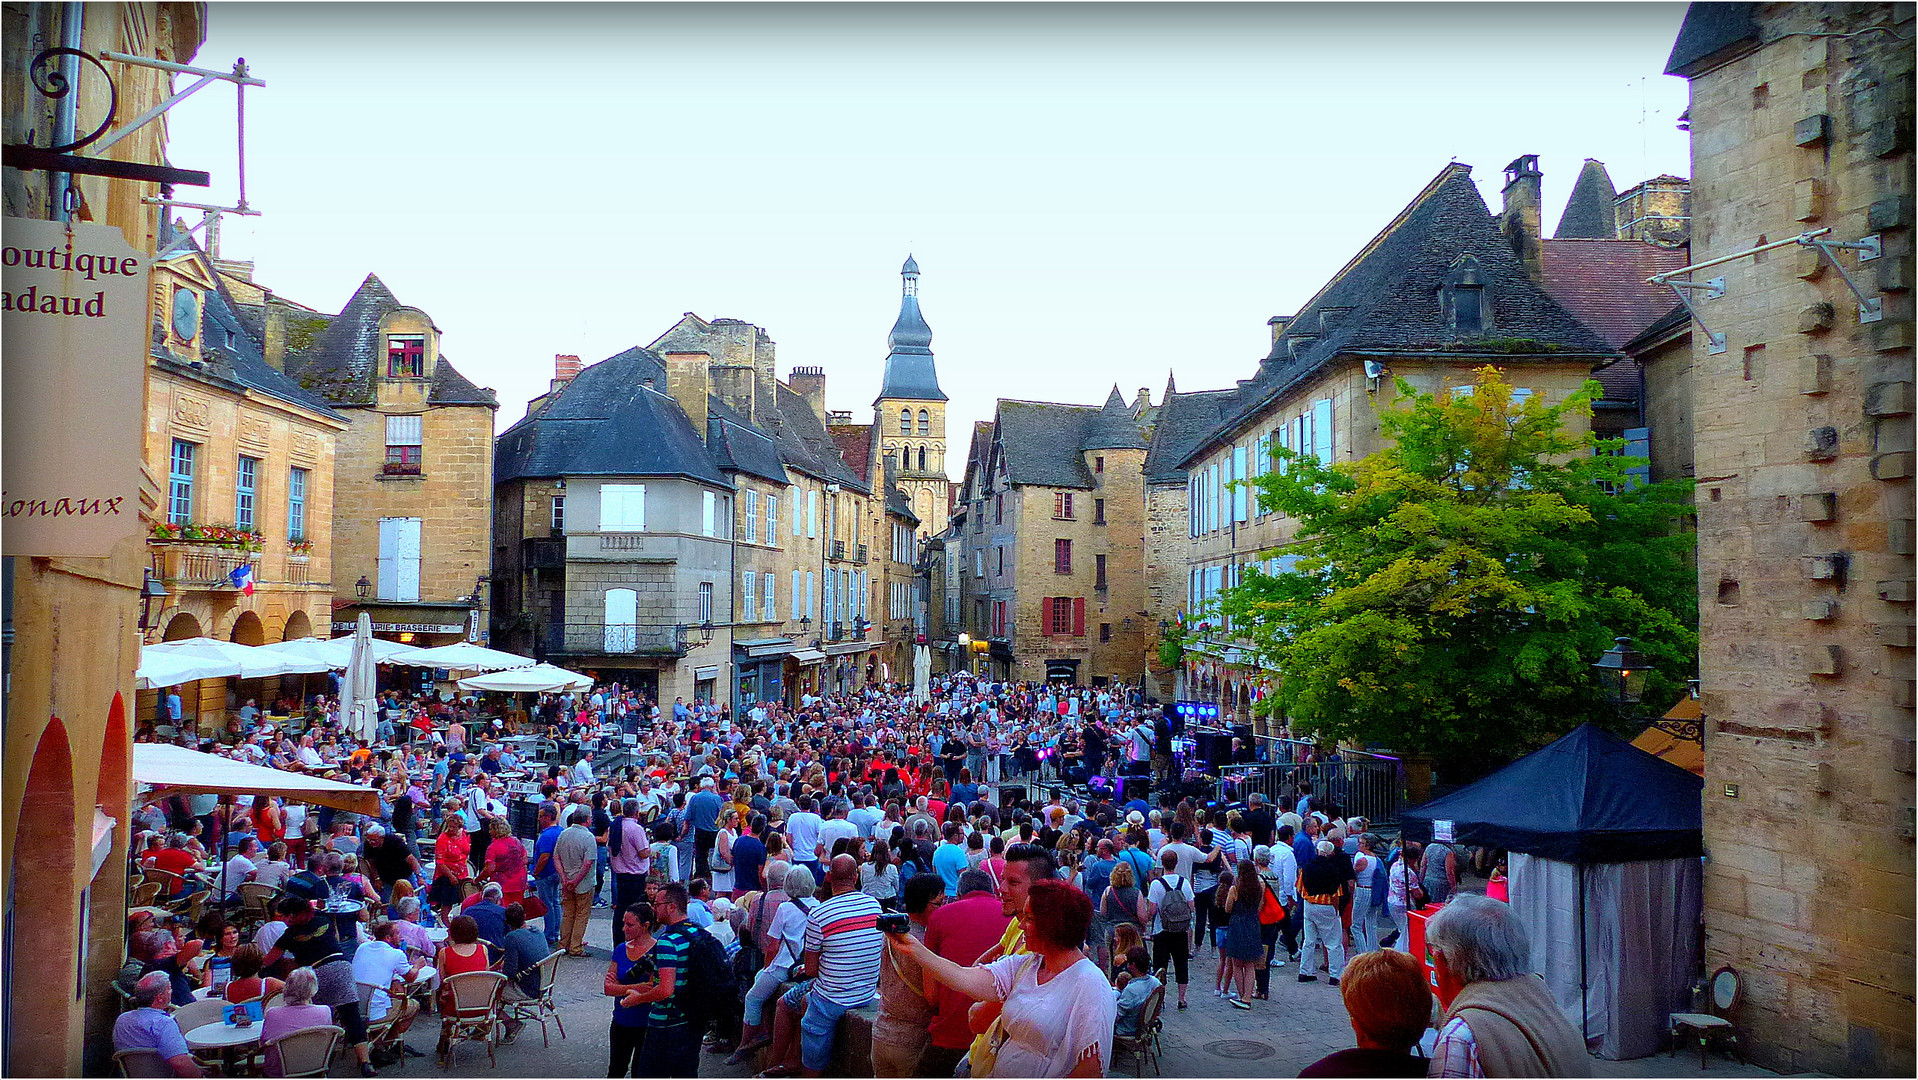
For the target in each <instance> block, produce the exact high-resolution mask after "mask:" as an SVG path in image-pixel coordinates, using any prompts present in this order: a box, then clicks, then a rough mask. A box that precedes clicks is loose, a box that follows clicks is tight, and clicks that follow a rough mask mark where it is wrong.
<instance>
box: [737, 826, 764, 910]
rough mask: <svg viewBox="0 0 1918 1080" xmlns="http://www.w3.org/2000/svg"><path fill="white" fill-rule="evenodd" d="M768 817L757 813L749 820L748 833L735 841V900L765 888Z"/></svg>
mask: <svg viewBox="0 0 1918 1080" xmlns="http://www.w3.org/2000/svg"><path fill="white" fill-rule="evenodd" d="M765 832H766V815H764V814H760V813H755V814H753V815H752V817H751V818H749V819H748V820H747V826H746V831H745V832H743V833H741V834H739V837H738V838H737V839H735V840H734V841H733V855H732V859H733V898H734V899H735V900H736V899H738V898H740V897H742V896H744V895H746V894H747V893H749V892H760V891H762V890H763V889H764V888H765V883H764V881H763V880H762V879H763V877H764V873H765V868H766V841H765Z"/></svg>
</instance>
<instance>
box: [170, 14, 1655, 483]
mask: <svg viewBox="0 0 1918 1080" xmlns="http://www.w3.org/2000/svg"><path fill="white" fill-rule="evenodd" d="M1683 13H1684V5H1682V4H1675V3H1645V4H1617V5H1589V6H1588V5H1572V4H1522V3H1512V4H1486V5H1442V4H1421V5H1415V6H1397V5H1384V4H1347V5H1325V6H1320V5H1303V4H1300V5H1270V6H1268V5H1250V4H1246V5H1225V6H1203V7H1202V6H1197V5H1165V6H1161V5H1113V6H1108V5H1097V4H1086V5H1065V6H1043V7H1042V6H1015V5H971V6H938V7H935V6H930V5H926V6H921V5H910V6H892V5H838V6H824V7H815V6H802V5H778V6H771V7H763V6H757V5H728V4H712V5H697V6H687V7H679V6H653V5H640V6H625V5H613V4H589V5H578V6H571V5H569V6H560V5H545V4H530V5H520V4H488V5H473V4H430V5H420V6H410V5H381V4H331V5H311V6H308V5H292V4H271V5H252V4H233V3H214V4H212V5H211V6H210V16H209V22H210V26H209V34H208V38H207V42H206V45H205V46H204V47H203V48H202V49H201V51H200V54H199V57H198V59H197V61H196V63H197V64H198V65H200V66H203V67H219V68H224V67H226V66H228V65H230V64H231V63H232V61H233V59H234V57H236V56H244V57H246V59H247V62H248V63H249V64H250V65H251V66H252V68H253V71H254V74H255V75H256V76H258V77H259V78H262V79H264V80H266V82H267V84H268V85H267V86H266V88H265V89H260V90H253V91H250V92H249V93H248V95H247V121H248V123H247V148H248V160H247V167H248V190H249V195H250V197H251V201H252V203H253V205H254V206H255V207H256V208H258V209H260V210H262V211H264V212H265V213H264V216H263V217H260V218H256V219H250V220H245V221H241V220H237V219H229V224H228V226H227V229H226V233H225V242H224V245H223V252H222V253H223V254H224V255H226V256H228V257H231V258H243V259H244V258H251V259H254V260H256V261H257V262H258V273H257V276H258V279H259V280H260V281H261V282H262V283H264V284H266V285H268V286H269V287H271V288H273V289H274V290H275V291H277V292H279V293H280V294H282V295H284V296H286V297H288V298H290V299H293V300H297V301H299V302H302V303H305V304H308V305H311V306H314V307H318V308H321V309H324V310H327V311H337V310H338V308H339V307H340V305H341V304H343V303H345V301H346V299H347V297H348V296H349V295H351V293H352V290H353V289H354V288H355V287H356V286H357V285H358V284H359V282H360V281H361V279H362V278H363V277H364V276H365V275H366V274H367V273H368V272H369V271H371V272H373V273H377V274H379V276H380V277H381V279H382V280H384V281H385V282H386V283H387V284H388V285H389V286H390V287H391V288H392V289H393V291H394V293H395V294H397V295H398V296H399V298H400V299H401V301H402V302H404V303H407V304H411V305H414V306H416V307H419V308H422V309H424V310H425V311H426V312H428V313H429V314H430V315H432V317H433V319H434V321H435V322H436V323H437V324H438V325H439V327H440V328H441V330H442V331H443V334H444V338H443V345H444V349H445V352H446V355H447V356H448V357H449V358H450V359H452V360H453V362H454V363H456V364H457V365H458V366H459V368H460V370H461V371H463V372H464V373H465V374H466V375H467V376H468V377H469V378H471V379H472V380H473V381H474V382H476V383H480V384H482V385H487V386H492V387H494V388H496V389H497V390H498V391H499V395H500V403H501V407H500V414H499V416H500V426H501V427H502V428H503V427H505V426H506V425H508V424H510V423H512V422H513V421H515V420H517V419H518V418H519V417H520V416H521V415H523V413H524V409H525V401H526V399H527V398H528V397H530V396H532V395H534V394H536V393H539V392H541V391H543V390H544V389H545V386H546V381H547V379H548V378H549V377H550V375H551V374H552V359H553V355H554V354H555V353H577V354H579V355H580V356H581V357H582V358H583V359H585V360H586V361H587V362H589V363H590V362H593V361H596V360H599V359H602V358H604V357H606V356H609V355H612V354H613V353H615V352H618V351H619V350H621V349H624V348H626V347H628V346H630V345H634V344H642V345H643V344H645V343H647V342H649V341H651V340H652V339H653V338H654V337H656V336H657V335H658V334H660V333H661V332H662V331H664V330H665V329H666V328H667V327H669V326H670V325H671V324H672V323H673V321H674V320H675V319H676V318H677V317H678V316H679V314H680V313H681V312H685V311H694V312H697V313H699V314H700V315H702V316H704V317H706V318H714V317H718V316H731V317H734V318H740V319H746V320H749V321H751V322H755V323H758V324H759V325H760V326H763V327H765V328H766V329H767V330H768V332H770V333H771V335H772V337H773V339H774V340H775V341H777V342H778V347H779V368H780V373H781V375H782V377H783V376H784V374H785V373H786V372H787V371H788V370H789V369H790V368H791V367H793V366H796V365H820V366H823V367H825V368H826V369H827V390H826V396H827V400H828V405H829V407H831V408H835V409H851V410H854V412H855V415H856V416H857V417H858V418H859V419H861V420H867V419H870V416H871V409H870V403H871V400H872V397H873V395H874V393H875V392H876V391H877V388H878V385H879V373H880V368H881V365H882V364H883V362H884V359H885V353H886V349H885V335H886V332H887V330H888V329H890V327H891V325H892V320H893V316H894V315H895V314H896V312H897V310H898V294H899V278H898V271H899V264H900V263H901V262H902V261H903V260H904V259H905V256H906V254H907V253H908V252H909V251H910V252H912V253H914V254H915V255H916V256H917V257H918V260H919V263H920V266H921V267H922V269H923V271H924V277H923V279H922V283H921V296H922V304H923V306H924V310H925V313H926V318H927V321H928V322H929V323H931V325H932V328H933V349H934V351H935V353H936V354H937V356H938V361H939V373H940V381H941V384H942V385H943V386H944V388H945V390H946V392H947V394H949V395H950V396H951V398H952V405H951V418H952V427H951V431H952V433H953V436H954V439H953V441H954V443H955V446H958V447H962V446H963V442H962V441H961V435H962V433H963V432H964V431H965V430H966V427H967V425H969V423H970V422H971V421H973V420H977V419H986V418H989V417H990V415H991V411H992V402H993V400H994V399H995V398H998V397H1001V396H1006V397H1026V398H1041V399H1048V400H1055V401H1068V402H1088V403H1097V402H1100V401H1103V400H1104V397H1105V394H1106V391H1107V390H1108V389H1109V388H1110V386H1111V385H1112V384H1113V383H1114V382H1117V383H1118V384H1119V386H1120V387H1121V388H1122V389H1123V390H1124V391H1125V393H1126V395H1127V397H1128V398H1130V397H1131V396H1132V394H1133V393H1134V391H1135V390H1136V389H1137V388H1138V387H1140V386H1149V387H1151V388H1152V392H1153V399H1154V400H1155V401H1156V400H1158V398H1159V394H1160V391H1161V389H1162V388H1163V387H1164V385H1165V381H1166V373H1167V371H1168V370H1175V371H1176V372H1177V375H1178V381H1179V386H1180V387H1181V388H1182V389H1185V390H1197V389H1207V388H1213V387H1218V386H1223V385H1227V384H1229V383H1230V382H1231V381H1232V380H1234V379H1238V378H1243V377H1246V376H1247V375H1249V374H1250V373H1251V371H1252V369H1253V368H1254V367H1255V366H1256V364H1257V361H1258V359H1259V357H1260V356H1262V355H1263V354H1264V352H1265V349H1266V343H1267V340H1268V336H1267V335H1268V331H1267V328H1266V320H1267V319H1268V318H1269V317H1271V316H1273V315H1276V314H1285V313H1290V312H1292V311H1294V310H1296V308H1297V307H1298V306H1299V305H1300V304H1301V303H1303V302H1304V301H1305V300H1306V299H1307V298H1309V297H1310V296H1311V295H1312V293H1313V292H1315V291H1316V290H1317V289H1318V288H1319V286H1320V285H1321V284H1323V283H1324V281H1325V280H1326V278H1327V277H1328V276H1329V275H1331V274H1332V273H1334V272H1336V271H1337V270H1338V268H1339V267H1340V266H1341V265H1343V264H1344V263H1345V261H1346V260H1347V259H1349V258H1350V257H1351V256H1352V254H1353V253H1354V252H1355V251H1356V250H1357V249H1358V248H1359V246H1360V245H1362V244H1363V243H1364V242H1365V241H1366V240H1367V239H1369V238H1370V237H1371V236H1372V235H1373V234H1374V233H1375V232H1377V231H1378V229H1380V228H1381V227H1382V226H1383V225H1384V224H1385V223H1386V222H1387V221H1389V220H1390V219H1391V217H1392V215H1393V214H1394V213H1396V212H1397V211H1398V210H1399V208H1400V207H1402V206H1403V205H1404V204H1405V203H1406V202H1407V201H1408V200H1409V199H1410V198H1411V197H1412V196H1413V195H1415V194H1416V193H1417V192H1418V191H1419V189H1420V188H1421V187H1423V186H1424V184H1425V183H1426V182H1427V181H1428V180H1430V179H1431V178H1432V176H1433V175H1434V174H1435V173H1437V172H1438V170H1439V169H1440V168H1442V167H1443V166H1444V165H1445V164H1446V163H1447V162H1449V161H1452V160H1454V159H1456V160H1459V161H1462V162H1466V163H1468V164H1470V165H1471V166H1473V176H1474V177H1475V178H1476V179H1477V180H1478V181H1479V185H1480V188H1481V190H1482V191H1483V192H1484V193H1485V196H1486V199H1487V201H1488V203H1490V204H1491V205H1492V206H1493V208H1494V209H1496V207H1497V204H1498V197H1499V196H1498V188H1499V182H1500V170H1501V169H1502V168H1503V166H1504V165H1505V163H1506V162H1508V161H1510V160H1511V159H1513V158H1514V157H1517V156H1518V155H1520V154H1526V153H1535V154H1538V155H1539V158H1540V165H1541V168H1542V170H1543V172H1544V174H1545V228H1546V231H1547V233H1548V234H1549V233H1550V231H1551V229H1552V228H1553V226H1555V225H1556V224H1557V220H1558V215H1559V212H1560V210H1561V209H1562V208H1563V206H1564V200H1565V197H1566V195H1567V194H1568V193H1569V190H1570V185H1571V182H1572V180H1573V178H1574V177H1575V176H1576V175H1577V172H1578V168H1579V166H1580V164H1581V162H1582V161H1583V159H1584V158H1586V157H1595V158H1598V159H1600V160H1602V161H1604V162H1605V163H1606V165H1607V166H1608V168H1609V169H1610V171H1611V175H1612V179H1613V182H1614V183H1615V184H1616V185H1617V186H1618V187H1619V188H1621V189H1623V188H1625V187H1627V186H1629V185H1631V184H1633V183H1636V182H1638V181H1640V180H1643V179H1646V178H1648V177H1651V176H1656V175H1658V174H1660V173H1674V174H1678V175H1688V174H1689V163H1688V159H1687V141H1686V136H1685V135H1684V134H1683V133H1681V132H1679V131H1677V130H1676V128H1675V126H1674V125H1675V121H1676V119H1677V117H1678V115H1679V113H1680V112H1682V111H1683V109H1684V108H1685V92H1686V90H1685V84H1684V82H1683V81H1681V80H1678V79H1674V78H1670V77H1668V76H1664V75H1661V74H1660V71H1661V70H1662V69H1663V67H1664V60H1665V57H1666V54H1667V53H1668V52H1669V51H1670V48H1671V44H1672V39H1673V37H1674V36H1675V34H1676V32H1677V28H1678V24H1679V21H1680V19H1681V17H1682V15H1683ZM172 137H173V142H172V148H171V150H170V154H169V156H170V158H171V160H172V162H173V164H175V165H177V166H180V167H184V168H201V169H208V170H210V171H211V172H212V173H213V175H214V180H215V186H214V188H212V189H211V190H210V191H200V190H196V189H181V191H180V197H182V198H186V199H191V200H195V201H202V200H206V197H207V196H208V195H211V196H213V198H212V200H210V201H220V202H225V201H230V200H231V198H232V195H233V184H232V180H233V157H234V155H233V92H232V89H231V88H230V87H227V86H220V87H215V88H209V89H208V90H206V91H203V92H202V93H201V94H200V95H199V96H198V97H196V98H193V99H190V100H189V101H188V102H186V103H185V104H183V105H181V106H179V107H178V108H177V109H176V110H175V112H174V114H173V121H172ZM187 216H188V217H189V218H190V219H194V220H197V215H193V214H189V215H187ZM960 453H963V451H962V450H961V451H958V452H956V453H955V455H954V456H955V460H954V461H953V462H952V464H951V468H952V471H953V472H955V473H956V472H957V471H958V469H959V468H960V466H961V464H962V459H961V458H960V457H959V454H960Z"/></svg>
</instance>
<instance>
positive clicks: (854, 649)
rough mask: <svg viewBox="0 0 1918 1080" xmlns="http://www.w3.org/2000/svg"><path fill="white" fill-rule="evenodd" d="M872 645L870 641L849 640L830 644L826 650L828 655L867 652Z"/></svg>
mask: <svg viewBox="0 0 1918 1080" xmlns="http://www.w3.org/2000/svg"><path fill="white" fill-rule="evenodd" d="M872 646H873V643H872V642H870V641H848V642H846V643H844V644H841V645H828V646H826V650H825V651H826V655H827V656H845V655H846V654H848V653H859V652H865V651H866V650H867V649H870V648H872Z"/></svg>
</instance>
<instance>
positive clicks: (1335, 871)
mask: <svg viewBox="0 0 1918 1080" xmlns="http://www.w3.org/2000/svg"><path fill="white" fill-rule="evenodd" d="M1315 850H1316V854H1317V855H1318V857H1317V858H1315V859H1313V860H1312V861H1311V862H1310V863H1307V864H1306V867H1305V869H1303V870H1301V871H1299V896H1300V898H1301V899H1303V900H1304V901H1305V943H1304V944H1303V945H1302V946H1301V949H1302V950H1303V953H1304V955H1303V956H1302V957H1301V958H1300V959H1299V981H1300V982H1302V983H1307V982H1317V981H1319V977H1318V976H1317V975H1314V974H1312V970H1313V969H1314V968H1315V967H1318V966H1319V964H1320V961H1319V954H1318V951H1317V948H1318V947H1319V946H1323V947H1324V949H1325V960H1324V971H1325V972H1326V974H1327V976H1329V979H1328V981H1329V982H1330V983H1331V985H1333V986H1337V985H1338V984H1339V975H1340V974H1342V973H1343V972H1344V971H1345V950H1346V948H1347V947H1348V946H1350V945H1351V944H1352V933H1351V925H1352V864H1351V862H1350V861H1348V860H1346V859H1335V858H1333V857H1332V853H1333V852H1335V851H1337V850H1338V849H1337V848H1336V847H1335V846H1334V845H1333V843H1332V841H1330V840H1321V841H1319V842H1318V847H1317V848H1316V849H1315Z"/></svg>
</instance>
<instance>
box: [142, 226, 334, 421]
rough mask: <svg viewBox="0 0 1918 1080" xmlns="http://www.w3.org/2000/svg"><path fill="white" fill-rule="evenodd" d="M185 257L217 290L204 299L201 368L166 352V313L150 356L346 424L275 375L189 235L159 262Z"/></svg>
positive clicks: (156, 328) (316, 398)
mask: <svg viewBox="0 0 1918 1080" xmlns="http://www.w3.org/2000/svg"><path fill="white" fill-rule="evenodd" d="M181 255H191V257H192V258H194V259H195V260H197V261H198V262H199V263H200V265H201V267H202V268H203V269H204V270H205V271H206V273H207V275H208V276H209V277H210V278H211V279H212V281H213V288H212V289H211V290H208V291H205V292H202V293H201V304H200V355H199V358H198V359H199V366H198V367H194V366H193V361H191V360H189V359H188V358H186V357H183V356H176V355H175V354H174V353H173V352H172V351H171V350H169V349H168V348H166V345H165V342H166V323H165V319H166V318H167V315H166V314H164V313H162V314H161V315H160V316H159V317H158V318H157V319H156V320H155V322H154V325H153V337H152V341H151V343H150V347H149V354H150V355H151V356H152V357H154V358H155V359H157V360H159V361H161V362H162V363H163V364H166V365H168V366H170V367H173V368H176V369H178V370H179V371H181V372H182V373H187V374H192V375H194V376H196V377H199V378H203V379H208V380H210V381H213V382H216V383H225V384H227V385H229V386H231V387H233V388H235V389H244V390H252V391H255V392H257V393H261V394H265V395H267V396H268V397H274V398H279V399H280V400H281V401H285V402H289V403H291V404H294V405H298V406H300V407H301V408H304V409H310V410H312V411H314V412H317V413H320V414H321V415H323V416H326V417H329V418H331V419H334V420H340V421H344V420H345V419H346V418H345V417H344V416H341V415H340V414H339V413H338V412H336V411H334V410H333V409H332V408H330V407H329V406H328V405H327V403H326V401H324V400H323V399H321V398H320V397H319V396H317V395H315V394H312V393H310V392H308V391H307V390H306V389H305V388H303V387H301V386H300V385H299V384H298V383H296V382H294V381H293V380H292V379H289V378H287V377H286V376H285V375H283V374H281V373H280V372H278V371H275V370H274V369H273V366H272V365H271V364H268V363H267V362H266V352H265V348H264V347H263V345H262V344H261V340H260V337H259V336H256V335H255V334H254V333H253V332H252V330H250V329H249V328H248V327H247V324H246V323H245V321H243V320H242V319H241V318H240V316H239V314H238V312H237V311H236V310H235V309H236V308H238V307H239V305H238V304H236V303H234V301H233V297H232V296H231V294H229V293H228V292H227V290H226V286H225V285H224V284H223V283H221V281H220V276H219V274H218V273H216V272H215V271H214V268H213V265H212V263H211V262H209V261H208V260H207V258H206V253H205V252H203V251H201V250H200V248H199V245H197V244H195V243H194V242H193V238H192V236H191V235H190V234H187V233H176V234H174V238H173V240H172V242H171V243H170V244H168V245H167V247H166V249H165V250H163V251H162V252H161V253H160V255H159V258H161V259H170V258H177V257H179V256H181Z"/></svg>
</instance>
